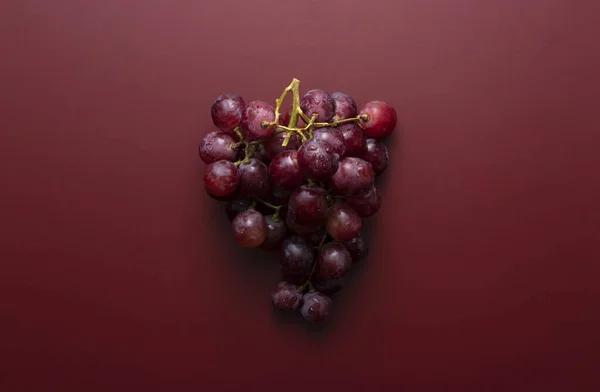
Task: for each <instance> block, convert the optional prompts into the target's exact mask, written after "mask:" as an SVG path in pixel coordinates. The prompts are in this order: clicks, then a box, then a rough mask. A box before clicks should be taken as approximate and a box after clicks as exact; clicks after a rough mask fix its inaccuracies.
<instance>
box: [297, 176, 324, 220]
mask: <svg viewBox="0 0 600 392" xmlns="http://www.w3.org/2000/svg"><path fill="white" fill-rule="evenodd" d="M327 207H328V206H327V192H325V190H323V189H321V188H317V187H310V186H307V185H302V186H300V187H298V188H296V190H295V191H294V192H292V194H291V195H290V200H289V202H288V213H289V212H290V211H292V213H293V215H294V217H295V221H296V223H298V224H300V225H303V226H318V225H322V224H323V223H324V222H325V218H326V214H327Z"/></svg>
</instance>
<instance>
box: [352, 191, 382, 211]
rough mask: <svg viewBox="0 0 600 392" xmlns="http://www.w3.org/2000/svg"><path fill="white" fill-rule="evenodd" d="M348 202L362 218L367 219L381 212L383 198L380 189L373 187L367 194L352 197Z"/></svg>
mask: <svg viewBox="0 0 600 392" xmlns="http://www.w3.org/2000/svg"><path fill="white" fill-rule="evenodd" d="M346 201H347V202H348V204H349V205H350V207H352V209H353V210H354V211H356V213H357V214H358V215H359V216H360V217H362V218H367V217H369V216H373V215H375V214H376V213H377V211H379V209H380V208H381V201H382V198H381V193H380V192H379V189H377V187H376V186H375V185H373V186H372V187H371V189H369V190H368V191H367V192H364V193H359V194H357V195H354V196H350V197H348V198H347V199H346Z"/></svg>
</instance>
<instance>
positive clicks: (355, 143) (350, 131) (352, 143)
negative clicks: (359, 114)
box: [337, 123, 367, 157]
mask: <svg viewBox="0 0 600 392" xmlns="http://www.w3.org/2000/svg"><path fill="white" fill-rule="evenodd" d="M337 129H338V130H339V131H340V132H341V133H342V136H343V137H344V141H345V142H346V151H345V153H344V156H346V157H360V156H362V155H363V154H364V152H365V149H366V146H367V136H366V135H365V133H364V132H363V130H362V129H361V128H360V127H359V126H358V125H356V123H346V124H341V125H339V126H338V127H337Z"/></svg>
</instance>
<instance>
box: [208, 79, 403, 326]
mask: <svg viewBox="0 0 600 392" xmlns="http://www.w3.org/2000/svg"><path fill="white" fill-rule="evenodd" d="M299 84H300V82H299V80H297V79H294V80H293V81H292V83H291V84H290V85H289V86H288V87H287V88H286V89H285V90H284V91H283V93H282V95H281V97H280V98H278V99H277V100H276V101H275V106H273V105H271V104H269V103H267V102H264V101H252V102H248V103H246V102H245V101H244V99H243V98H242V97H241V96H240V95H237V94H231V93H228V94H223V95H220V96H219V97H218V98H217V99H216V100H215V101H214V103H213V105H212V108H211V116H212V120H213V123H214V124H215V126H216V127H217V128H218V130H215V131H213V132H211V133H208V134H207V135H206V136H205V137H204V139H203V140H202V141H201V143H200V146H199V155H200V158H201V159H202V161H203V162H204V163H206V165H207V166H206V170H205V174H204V185H205V188H206V191H207V193H208V194H209V195H210V196H211V197H213V198H214V199H216V200H219V201H223V202H225V203H226V212H227V216H228V217H229V220H230V221H231V224H232V236H233V239H234V240H235V242H236V243H237V244H238V245H239V246H242V247H246V248H262V249H264V250H266V251H279V252H280V253H281V257H280V268H281V274H282V281H281V282H280V283H279V284H278V285H277V286H276V287H275V288H274V290H273V292H272V293H271V300H272V302H273V305H274V307H275V308H276V309H277V310H279V311H283V312H291V311H295V310H300V312H301V314H302V316H303V317H304V318H305V319H306V320H307V321H309V322H319V321H323V320H325V319H326V318H327V316H328V315H329V313H330V310H331V306H332V299H331V298H332V296H333V295H335V294H336V293H337V292H338V291H339V290H340V289H341V288H342V284H343V281H344V278H345V277H346V276H347V275H348V273H349V271H350V269H351V268H352V265H353V264H354V263H357V262H359V261H360V260H362V259H364V257H365V256H366V255H367V253H368V245H367V243H366V241H365V239H364V237H363V236H361V227H362V219H363V218H367V217H370V216H372V215H374V214H375V213H377V211H378V210H379V208H380V207H381V200H382V198H381V194H380V192H379V190H378V188H377V187H376V185H375V179H376V177H377V176H379V175H380V174H381V173H383V172H384V171H385V169H386V168H387V166H388V160H389V158H388V150H387V147H386V145H385V144H384V143H383V139H384V138H385V137H386V136H388V135H390V134H391V133H392V132H393V131H394V129H395V128H396V122H397V117H396V111H395V110H394V108H393V107H391V106H390V105H389V104H387V103H385V102H383V101H371V102H368V103H367V104H365V105H364V106H363V107H362V109H361V110H360V111H359V110H358V109H357V106H356V102H355V100H354V99H353V98H352V97H351V96H349V95H347V94H344V93H340V92H336V93H331V94H330V93H327V92H326V91H323V90H319V89H314V90H310V91H308V92H307V93H306V94H304V95H303V96H302V97H300V94H299ZM288 93H291V94H292V101H293V102H292V105H291V106H290V107H289V109H288V110H287V111H285V112H283V113H282V112H281V106H282V104H283V102H284V101H285V99H286V97H287V95H288Z"/></svg>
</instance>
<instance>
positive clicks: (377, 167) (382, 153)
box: [361, 138, 390, 176]
mask: <svg viewBox="0 0 600 392" xmlns="http://www.w3.org/2000/svg"><path fill="white" fill-rule="evenodd" d="M361 158H362V159H364V160H365V161H367V162H369V163H370V164H371V166H372V167H373V170H374V171H375V175H376V176H378V175H380V174H381V173H383V172H384V171H385V169H387V167H388V164H389V160H390V157H389V153H388V149H387V147H386V146H385V144H384V143H383V142H381V141H379V140H377V139H371V138H369V139H367V146H366V148H365V150H364V152H363V154H362V157H361Z"/></svg>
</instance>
